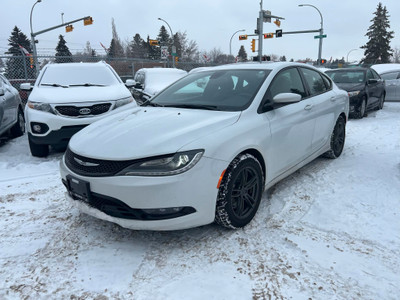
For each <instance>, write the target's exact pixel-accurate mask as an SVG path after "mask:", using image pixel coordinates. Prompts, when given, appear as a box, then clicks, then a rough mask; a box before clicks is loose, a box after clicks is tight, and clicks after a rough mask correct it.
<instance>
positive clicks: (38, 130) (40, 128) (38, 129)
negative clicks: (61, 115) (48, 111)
mask: <svg viewBox="0 0 400 300" xmlns="http://www.w3.org/2000/svg"><path fill="white" fill-rule="evenodd" d="M32 128H33V131H34V132H36V133H39V132H40V131H42V127H40V125H37V124H36V125H33V126H32Z"/></svg>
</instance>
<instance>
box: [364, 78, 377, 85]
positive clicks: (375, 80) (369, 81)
mask: <svg viewBox="0 0 400 300" xmlns="http://www.w3.org/2000/svg"><path fill="white" fill-rule="evenodd" d="M377 82H378V79H368V81H367V84H375V83H377Z"/></svg>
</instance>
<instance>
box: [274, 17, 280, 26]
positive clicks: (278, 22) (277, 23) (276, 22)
mask: <svg viewBox="0 0 400 300" xmlns="http://www.w3.org/2000/svg"><path fill="white" fill-rule="evenodd" d="M274 24H275V25H276V26H278V27H281V21H279V19H276V20H275V21H274Z"/></svg>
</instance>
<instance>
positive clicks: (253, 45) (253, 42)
mask: <svg viewBox="0 0 400 300" xmlns="http://www.w3.org/2000/svg"><path fill="white" fill-rule="evenodd" d="M251 51H253V52H256V40H255V39H252V40H251Z"/></svg>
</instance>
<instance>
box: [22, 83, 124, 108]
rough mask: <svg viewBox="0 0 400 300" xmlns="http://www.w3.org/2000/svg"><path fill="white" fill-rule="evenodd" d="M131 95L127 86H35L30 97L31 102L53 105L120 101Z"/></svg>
mask: <svg viewBox="0 0 400 300" xmlns="http://www.w3.org/2000/svg"><path fill="white" fill-rule="evenodd" d="M130 95H131V94H130V92H129V90H128V89H127V88H126V87H125V85H122V84H121V85H110V86H104V87H98V86H89V87H85V86H79V87H69V88H63V87H48V86H45V87H42V86H39V87H38V86H35V87H34V89H33V90H32V93H31V94H30V95H29V101H34V102H44V103H52V104H61V103H78V102H99V101H110V100H118V99H121V98H126V97H129V96H130Z"/></svg>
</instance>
